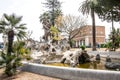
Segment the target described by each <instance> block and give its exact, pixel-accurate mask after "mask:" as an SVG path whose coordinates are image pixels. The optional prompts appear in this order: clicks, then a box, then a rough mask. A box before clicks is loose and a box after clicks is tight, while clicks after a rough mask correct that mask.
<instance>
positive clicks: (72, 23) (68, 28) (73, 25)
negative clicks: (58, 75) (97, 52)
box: [59, 15, 86, 42]
mask: <svg viewBox="0 0 120 80" xmlns="http://www.w3.org/2000/svg"><path fill="white" fill-rule="evenodd" d="M84 25H86V20H85V19H84V18H82V17H80V16H72V15H67V16H65V17H63V18H62V26H61V27H59V30H60V31H61V32H62V33H64V34H66V36H67V37H68V42H71V41H72V39H73V38H74V37H75V36H76V35H77V34H79V32H80V27H81V26H84ZM74 30H75V31H74ZM73 31H74V32H73Z"/></svg>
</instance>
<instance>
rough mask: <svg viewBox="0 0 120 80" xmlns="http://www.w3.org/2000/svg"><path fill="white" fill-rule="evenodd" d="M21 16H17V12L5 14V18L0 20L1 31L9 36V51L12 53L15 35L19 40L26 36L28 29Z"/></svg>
mask: <svg viewBox="0 0 120 80" xmlns="http://www.w3.org/2000/svg"><path fill="white" fill-rule="evenodd" d="M21 20H22V16H21V17H17V16H16V15H15V14H12V15H7V14H3V19H2V20H1V21H0V33H3V34H4V35H7V37H8V53H9V54H10V53H11V50H12V44H13V40H14V36H16V37H17V40H21V39H23V38H25V37H26V36H25V35H26V32H25V31H24V30H26V29H27V28H26V27H25V24H20V21H21Z"/></svg>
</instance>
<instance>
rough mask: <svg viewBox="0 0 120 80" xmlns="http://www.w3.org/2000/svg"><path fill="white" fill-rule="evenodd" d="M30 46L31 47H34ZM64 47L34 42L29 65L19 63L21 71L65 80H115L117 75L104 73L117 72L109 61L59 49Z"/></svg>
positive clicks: (83, 52) (119, 75) (115, 65)
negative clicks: (31, 59) (21, 65)
mask: <svg viewBox="0 0 120 80" xmlns="http://www.w3.org/2000/svg"><path fill="white" fill-rule="evenodd" d="M33 43H34V42H32V44H31V45H34V44H33ZM64 45H65V44H64ZM64 45H63V44H62V45H60V44H58V45H55V44H52V43H51V41H50V40H49V42H42V43H40V42H38V43H37V44H36V45H35V46H34V47H32V48H31V50H32V54H31V56H32V57H33V61H32V63H30V62H23V63H24V66H23V67H22V68H21V69H22V70H25V71H30V72H34V73H37V74H43V75H47V76H53V77H58V78H61V79H68V80H79V79H81V80H89V79H90V80H114V79H115V80H119V78H120V73H119V72H117V71H108V69H113V68H111V66H112V67H114V69H115V70H119V69H120V68H119V67H118V66H120V65H119V64H118V63H116V62H114V63H113V61H112V60H111V59H110V57H107V58H105V57H103V56H102V55H101V53H100V52H93V54H91V52H87V51H86V50H81V49H77V50H76V49H74V50H72V49H70V48H67V49H62V48H63V47H65V46H64ZM36 47H37V48H36ZM111 61H112V62H111ZM36 63H37V64H36ZM56 66H57V67H56ZM84 68H85V69H84ZM100 69H102V70H100ZM114 75H115V76H114ZM101 76H102V77H101Z"/></svg>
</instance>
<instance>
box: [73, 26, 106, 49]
mask: <svg viewBox="0 0 120 80" xmlns="http://www.w3.org/2000/svg"><path fill="white" fill-rule="evenodd" d="M79 29H80V32H79V34H77V35H76V36H75V37H74V39H73V40H74V41H75V44H74V47H79V46H80V45H85V46H87V47H92V44H93V42H92V41H93V40H92V26H91V25H86V26H83V27H81V28H79ZM74 31H75V30H74ZM74 31H73V32H74ZM103 43H105V27H104V26H96V45H98V44H103Z"/></svg>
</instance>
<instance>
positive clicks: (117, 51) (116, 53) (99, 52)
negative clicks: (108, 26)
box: [86, 48, 120, 59]
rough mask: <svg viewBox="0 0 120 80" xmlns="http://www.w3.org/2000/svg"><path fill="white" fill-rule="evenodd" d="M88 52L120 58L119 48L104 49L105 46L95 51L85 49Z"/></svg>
mask: <svg viewBox="0 0 120 80" xmlns="http://www.w3.org/2000/svg"><path fill="white" fill-rule="evenodd" d="M86 50H87V52H88V54H90V55H97V54H100V56H102V57H107V56H110V57H111V58H115V59H120V49H117V50H116V51H105V48H103V49H102V48H101V49H97V51H92V50H91V48H90V49H89V48H88V49H86Z"/></svg>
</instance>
